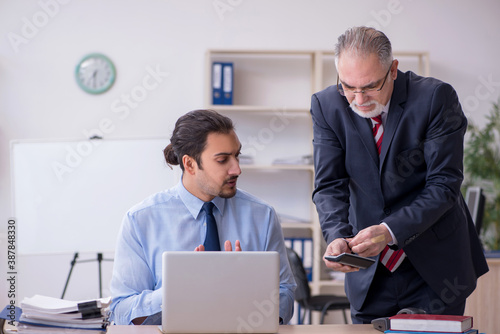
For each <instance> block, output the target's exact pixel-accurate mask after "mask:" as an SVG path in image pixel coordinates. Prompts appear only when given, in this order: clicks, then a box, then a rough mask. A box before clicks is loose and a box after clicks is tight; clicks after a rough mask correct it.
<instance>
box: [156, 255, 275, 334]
mask: <svg viewBox="0 0 500 334" xmlns="http://www.w3.org/2000/svg"><path fill="white" fill-rule="evenodd" d="M162 261H163V263H162V265H163V268H162V275H163V277H162V279H163V283H162V285H163V291H162V293H163V295H162V325H161V327H160V330H161V331H162V332H163V333H276V332H277V331H278V326H279V272H280V264H279V261H280V259H279V254H278V253H277V252H194V251H189V252H164V253H163V258H162Z"/></svg>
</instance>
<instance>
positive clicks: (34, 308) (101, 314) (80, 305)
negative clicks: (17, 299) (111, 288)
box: [17, 295, 111, 333]
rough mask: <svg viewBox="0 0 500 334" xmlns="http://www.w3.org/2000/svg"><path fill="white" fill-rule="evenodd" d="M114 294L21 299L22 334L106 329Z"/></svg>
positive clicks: (20, 323)
mask: <svg viewBox="0 0 500 334" xmlns="http://www.w3.org/2000/svg"><path fill="white" fill-rule="evenodd" d="M110 303H111V297H108V298H101V299H94V300H85V301H69V300H64V299H58V298H52V297H46V296H40V295H35V296H34V297H32V298H25V299H24V300H23V301H22V302H21V305H20V306H21V309H22V313H21V317H20V318H19V324H18V326H17V327H18V333H44V332H47V333H60V332H68V329H71V330H70V331H69V332H71V333H77V332H78V330H82V332H84V333H91V332H92V331H98V332H103V331H106V328H107V325H108V319H109V304H110Z"/></svg>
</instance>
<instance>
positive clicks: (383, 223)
mask: <svg viewBox="0 0 500 334" xmlns="http://www.w3.org/2000/svg"><path fill="white" fill-rule="evenodd" d="M380 225H384V226H385V227H386V228H387V229H388V230H389V233H390V234H391V237H392V241H391V242H389V243H388V245H389V246H392V245H396V246H397V245H398V239H396V236H395V235H394V233H392V230H391V228H390V227H389V225H387V224H386V223H385V222H381V223H380Z"/></svg>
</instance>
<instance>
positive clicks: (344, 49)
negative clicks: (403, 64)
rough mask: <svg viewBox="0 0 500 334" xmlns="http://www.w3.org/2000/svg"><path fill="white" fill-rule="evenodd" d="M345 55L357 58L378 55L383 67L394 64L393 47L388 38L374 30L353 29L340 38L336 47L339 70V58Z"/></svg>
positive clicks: (336, 63)
mask: <svg viewBox="0 0 500 334" xmlns="http://www.w3.org/2000/svg"><path fill="white" fill-rule="evenodd" d="M344 53H352V54H353V55H356V56H368V55H371V54H376V55H377V57H378V59H379V61H380V63H381V64H382V65H387V67H389V66H390V65H391V63H392V47H391V42H390V41H389V39H388V38H387V36H386V35H385V34H384V33H383V32H381V31H378V30H376V29H374V28H369V27H353V28H350V29H348V30H346V32H345V33H344V34H343V35H341V36H340V37H339V38H338V41H337V44H336V45H335V66H336V67H337V68H338V62H339V58H340V56H341V55H342V54H344Z"/></svg>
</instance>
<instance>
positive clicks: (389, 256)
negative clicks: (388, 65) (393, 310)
mask: <svg viewBox="0 0 500 334" xmlns="http://www.w3.org/2000/svg"><path fill="white" fill-rule="evenodd" d="M372 123H373V138H374V139H375V144H376V145H377V152H378V154H379V155H380V151H381V148H382V139H383V138H384V126H383V125H382V115H378V116H377V117H372ZM405 257H406V254H405V252H403V250H402V249H398V250H396V251H395V250H392V249H391V248H390V247H389V246H388V245H386V246H385V248H384V250H383V251H382V253H381V254H380V262H382V264H383V265H384V266H385V267H386V268H387V269H389V270H390V271H391V272H394V271H395V270H396V269H397V268H398V267H399V265H400V264H401V263H402V262H403V260H404V259H405Z"/></svg>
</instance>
